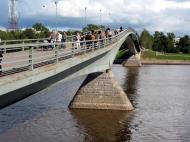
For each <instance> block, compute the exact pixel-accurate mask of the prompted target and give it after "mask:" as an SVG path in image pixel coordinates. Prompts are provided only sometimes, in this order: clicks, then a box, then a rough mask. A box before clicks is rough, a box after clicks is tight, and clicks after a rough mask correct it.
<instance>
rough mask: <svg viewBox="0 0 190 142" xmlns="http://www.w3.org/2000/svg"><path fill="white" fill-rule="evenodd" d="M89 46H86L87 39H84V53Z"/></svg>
mask: <svg viewBox="0 0 190 142" xmlns="http://www.w3.org/2000/svg"><path fill="white" fill-rule="evenodd" d="M86 50H87V46H86V41H84V53H85V54H86Z"/></svg>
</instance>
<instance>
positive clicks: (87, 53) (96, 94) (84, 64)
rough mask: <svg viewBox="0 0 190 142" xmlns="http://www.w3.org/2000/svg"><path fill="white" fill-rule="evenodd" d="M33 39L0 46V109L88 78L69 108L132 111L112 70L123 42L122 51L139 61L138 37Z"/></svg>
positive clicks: (129, 33) (129, 34) (130, 32)
mask: <svg viewBox="0 0 190 142" xmlns="http://www.w3.org/2000/svg"><path fill="white" fill-rule="evenodd" d="M36 41H37V42H34V41H28V42H23V43H19V42H18V41H14V42H15V43H14V44H4V45H0V49H1V51H2V52H3V57H2V58H1V60H2V61H1V63H0V65H1V67H2V68H1V69H0V70H1V74H0V108H3V107H5V106H7V105H10V104H12V103H14V102H16V101H19V100H21V99H23V98H25V97H27V96H29V95H32V94H34V93H36V92H38V91H40V90H42V89H45V88H47V87H48V86H50V85H52V84H53V83H56V82H58V81H67V80H70V79H73V78H77V77H79V76H83V75H88V76H87V78H86V80H85V81H84V83H83V84H82V85H81V87H80V89H79V90H78V92H77V94H76V95H75V97H74V98H73V101H72V102H71V103H70V107H71V108H88V109H117V110H132V109H133V106H132V104H131V103H130V101H129V99H128V97H127V95H126V94H125V93H124V91H123V90H122V88H121V87H120V86H119V84H118V83H117V81H116V80H115V79H114V76H113V74H112V72H111V66H112V64H113V62H114V59H115V57H116V54H117V53H118V51H119V49H120V47H121V46H122V45H123V44H124V43H125V44H127V47H128V49H126V50H129V52H130V55H131V56H134V57H136V58H135V60H136V61H137V62H138V63H140V62H139V61H140V59H139V56H140V51H141V49H140V45H139V39H138V35H137V33H136V32H135V31H134V30H133V29H131V28H128V29H126V30H124V31H122V32H120V33H119V34H117V35H114V36H112V37H111V38H105V39H101V40H94V41H81V42H72V41H71V42H69V41H68V42H64V43H44V42H40V41H38V40H36ZM49 49H51V50H49ZM52 97H53V96H52Z"/></svg>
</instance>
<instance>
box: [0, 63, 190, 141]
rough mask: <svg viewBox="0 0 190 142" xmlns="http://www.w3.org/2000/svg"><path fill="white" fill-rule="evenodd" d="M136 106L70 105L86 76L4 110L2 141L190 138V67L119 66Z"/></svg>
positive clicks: (0, 130) (117, 69)
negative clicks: (112, 108) (125, 108)
mask: <svg viewBox="0 0 190 142" xmlns="http://www.w3.org/2000/svg"><path fill="white" fill-rule="evenodd" d="M113 71H114V74H115V77H116V78H117V80H118V81H119V83H120V84H121V86H122V87H123V88H124V90H125V92H126V93H127V94H128V96H129V98H130V100H131V102H132V103H133V105H134V107H135V110H133V111H130V112H127V111H110V110H78V109H77V110H70V109H68V107H67V106H68V105H69V102H70V100H71V99H72V97H73V95H74V94H75V92H76V91H77V89H78V87H79V86H80V84H81V82H82V81H83V80H84V79H85V77H80V78H77V79H74V80H71V81H68V82H66V83H63V82H59V83H57V84H55V85H53V86H51V87H49V88H48V89H45V90H43V91H41V92H39V93H36V94H34V95H32V96H30V97H28V98H27V99H24V100H22V101H20V102H18V103H16V104H13V105H11V106H9V107H7V108H4V109H1V110H0V142H127V141H131V142H133V141H134V142H137V141H138V142H189V141H190V109H189V108H190V66H163V65H162V66H159V65H156V66H152V65H150V66H143V67H141V68H128V69H127V68H124V67H122V66H120V65H114V66H113Z"/></svg>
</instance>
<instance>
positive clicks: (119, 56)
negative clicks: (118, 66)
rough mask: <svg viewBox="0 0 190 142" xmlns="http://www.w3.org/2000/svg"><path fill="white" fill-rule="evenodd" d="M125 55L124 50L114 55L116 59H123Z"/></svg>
mask: <svg viewBox="0 0 190 142" xmlns="http://www.w3.org/2000/svg"><path fill="white" fill-rule="evenodd" d="M126 54H127V51H126V50H120V51H119V52H118V53H117V55H116V59H123V57H125V56H126Z"/></svg>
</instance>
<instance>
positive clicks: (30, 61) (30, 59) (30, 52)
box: [29, 47, 34, 71]
mask: <svg viewBox="0 0 190 142" xmlns="http://www.w3.org/2000/svg"><path fill="white" fill-rule="evenodd" d="M33 49H34V48H33V47H29V64H30V66H29V70H31V71H32V70H33V69H34V61H33Z"/></svg>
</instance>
